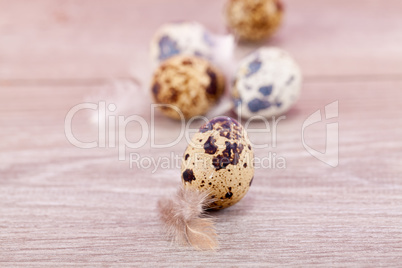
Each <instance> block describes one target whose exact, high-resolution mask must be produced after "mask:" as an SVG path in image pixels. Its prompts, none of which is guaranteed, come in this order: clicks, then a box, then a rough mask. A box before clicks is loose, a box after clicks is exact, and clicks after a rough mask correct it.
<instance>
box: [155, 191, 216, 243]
mask: <svg viewBox="0 0 402 268" xmlns="http://www.w3.org/2000/svg"><path fill="white" fill-rule="evenodd" d="M212 201H213V200H212V199H210V198H209V194H208V192H206V191H203V192H201V191H198V190H191V189H187V188H184V187H181V188H180V189H179V190H178V192H177V194H176V196H175V197H174V198H172V199H161V200H159V202H158V209H159V215H160V219H161V221H162V222H163V223H164V227H165V230H166V233H167V234H168V236H170V237H172V238H173V240H175V241H176V242H178V243H181V244H189V245H191V246H193V247H194V248H196V249H200V250H206V249H215V248H216V247H217V246H218V241H217V234H216V231H215V227H214V223H213V219H212V218H211V217H207V216H206V215H205V209H206V208H207V207H208V205H209V204H210V203H211V202H212Z"/></svg>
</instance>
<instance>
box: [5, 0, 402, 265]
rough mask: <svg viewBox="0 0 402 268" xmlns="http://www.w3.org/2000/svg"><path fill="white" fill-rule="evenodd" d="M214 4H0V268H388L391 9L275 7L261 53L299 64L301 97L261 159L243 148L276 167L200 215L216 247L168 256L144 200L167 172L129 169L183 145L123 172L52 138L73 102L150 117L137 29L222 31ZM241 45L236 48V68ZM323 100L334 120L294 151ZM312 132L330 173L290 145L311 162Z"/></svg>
mask: <svg viewBox="0 0 402 268" xmlns="http://www.w3.org/2000/svg"><path fill="white" fill-rule="evenodd" d="M223 4H224V1H221V0H220V1H216V0H208V1H205V0H204V1H198V0H197V1H196V0H194V1H179V0H169V1H162V0H159V1H149V0H136V1H128V0H116V1H106V0H102V1H95V0H90V1H78V0H71V1H60V0H59V1H50V0H38V1H21V0H20V1H11V0H8V1H7V0H1V1H0V130H1V131H0V140H1V143H0V266H2V267H3V266H9V267H16V266H40V267H42V266H50V267H54V266H55V265H61V266H70V265H76V266H92V267H93V266H101V265H102V266H115V265H116V266H117V265H124V266H135V267H136V266H156V265H157V266H166V267H168V266H169V267H172V266H179V265H183V266H201V267H203V266H208V265H215V266H218V267H223V266H228V267H236V266H244V265H248V266H279V265H280V266H285V265H286V266H311V265H316V266H360V267H378V266H386V267H398V266H399V267H401V265H402V138H401V137H402V110H401V105H402V16H401V10H402V2H401V1H398V0H387V1H380V0H375V1H374V0H373V1H358V0H328V1H322V0H303V1H302V0H287V1H285V4H286V17H285V21H284V24H283V26H282V27H281V29H280V31H279V32H278V33H277V34H276V35H275V37H273V38H272V39H271V40H269V41H267V43H266V44H267V45H272V46H279V47H282V48H284V49H286V50H288V51H289V52H290V53H291V54H292V55H294V57H295V59H296V60H297V61H298V62H299V64H300V66H301V68H302V70H303V73H304V78H305V79H304V85H303V92H302V96H301V98H300V100H299V102H298V103H297V105H296V106H295V107H294V108H293V109H292V110H291V111H290V112H289V113H287V114H286V119H285V120H282V121H281V122H280V123H279V124H278V129H277V144H276V147H275V148H274V147H272V137H271V136H270V135H269V134H263V133H251V134H250V136H251V140H252V141H254V142H255V143H264V142H269V143H271V146H269V147H268V148H265V149H256V150H255V154H256V157H259V158H262V157H266V156H267V155H268V153H269V152H271V153H275V154H276V156H277V157H282V158H283V159H284V160H285V163H286V168H280V167H278V166H275V165H273V166H271V168H258V169H256V172H255V179H254V182H253V185H252V187H251V188H250V191H249V193H248V194H247V196H246V197H245V198H244V199H243V200H242V201H241V202H240V203H238V204H236V205H235V206H233V207H231V208H228V209H226V210H224V211H220V212H217V213H214V216H215V217H216V227H217V231H218V233H219V242H220V248H219V249H218V250H217V251H212V252H211V251H207V252H202V251H201V252H200V251H195V250H192V249H189V248H186V247H180V246H176V245H172V244H171V243H170V241H169V240H168V239H167V238H165V237H164V235H163V233H162V231H161V224H160V222H159V221H158V214H157V211H156V203H157V201H158V200H159V198H161V197H163V196H169V195H172V194H174V192H175V191H176V188H177V187H178V186H179V184H180V168H178V167H174V166H170V167H168V168H165V169H158V170H157V171H156V172H153V171H152V170H153V168H152V166H151V167H150V168H137V167H136V165H135V164H134V165H133V166H132V167H131V168H130V161H129V154H130V153H138V154H140V155H141V156H142V157H143V158H144V159H145V158H148V159H151V158H153V159H158V158H168V157H170V156H171V154H173V155H178V156H180V157H181V155H182V153H183V152H184V149H185V148H186V146H187V142H186V140H185V139H184V138H183V139H181V140H180V141H179V142H178V143H177V144H175V145H174V146H172V147H170V148H165V149H158V148H151V144H150V139H149V136H148V139H147V141H146V143H145V145H144V146H142V147H141V148H139V149H127V150H126V156H127V158H126V160H125V161H119V159H118V151H119V150H118V148H110V146H106V147H107V148H94V149H82V148H77V147H75V146H73V145H72V144H71V143H70V142H69V141H68V139H67V138H66V135H65V126H64V124H65V118H66V115H67V113H68V111H69V110H70V109H71V108H72V107H74V106H75V105H77V104H80V103H83V102H86V101H89V102H93V103H97V104H98V103H99V101H106V104H110V103H115V104H116V107H117V110H116V111H115V112H114V113H111V112H110V113H109V115H112V116H115V117H117V116H119V115H121V116H126V117H127V116H128V115H131V114H139V115H141V116H142V117H143V118H145V120H147V121H148V120H150V112H149V106H148V104H149V95H148V94H147V93H146V92H147V91H148V89H147V81H148V79H149V75H150V63H149V56H148V44H149V40H150V38H151V36H152V34H153V32H154V31H155V29H156V28H157V27H158V26H159V25H160V24H162V23H164V22H166V21H172V20H188V19H193V20H197V21H200V22H201V23H203V24H204V25H205V26H206V27H207V28H209V29H210V30H212V31H214V32H216V33H219V34H222V33H225V31H226V30H225V26H224V21H223V17H222V14H221V13H222V6H223ZM257 47H258V45H244V44H242V45H239V46H238V47H237V48H236V52H235V56H236V59H237V60H238V59H240V58H241V57H242V56H244V55H245V54H247V53H249V52H250V51H252V50H254V49H255V48H257ZM138 82H140V84H138ZM336 101H338V111H339V114H338V116H337V117H335V118H332V119H329V120H327V121H328V122H327V121H325V120H323V121H322V122H319V123H316V124H314V125H311V126H309V127H308V128H306V130H305V133H304V134H305V136H304V140H302V134H301V133H302V125H303V122H305V120H306V119H307V118H308V117H309V115H310V114H312V113H314V112H315V111H317V110H320V109H321V110H322V111H323V110H324V107H325V106H326V105H328V104H330V103H333V102H336ZM91 118H92V119H93V118H94V115H93V114H92V115H91V114H90V112H88V111H81V112H79V113H77V114H76V116H75V117H74V120H73V132H74V133H75V135H76V137H77V138H78V139H80V140H82V141H86V142H89V141H94V140H97V139H98V134H97V124H96V123H94V121H93V120H92V121H91ZM95 118H96V115H95ZM148 122H149V121H148ZM243 123H244V122H243ZM328 123H333V124H334V123H337V124H338V127H339V145H338V147H337V148H339V163H338V165H337V166H336V167H331V166H329V165H327V164H325V163H323V162H321V161H319V160H317V159H316V158H315V157H313V156H312V155H311V154H310V153H309V152H307V150H306V149H305V148H304V146H303V141H304V142H305V143H306V144H307V145H308V146H310V147H312V148H314V149H317V150H321V151H324V150H325V140H326V138H325V137H326V126H327V124H328ZM197 124H200V122H198V123H197V122H194V123H193V124H192V125H193V127H194V128H196V127H197ZM155 125H156V142H157V143H159V144H161V143H167V142H169V141H172V140H174V137H175V136H176V135H177V134H178V130H179V124H178V123H177V122H174V121H171V120H169V119H166V118H164V117H163V116H161V115H160V114H157V115H156V118H155ZM251 126H253V127H257V128H258V127H263V125H262V124H261V122H254V123H252V124H251ZM121 131H123V133H125V134H126V135H127V137H128V138H129V139H130V140H132V141H136V140H138V139H140V138H141V135H142V134H141V131H140V130H139V125H138V124H136V123H132V124H130V125H128V126H127V128H126V129H116V132H117V134H118V133H121ZM113 133H114V132H113ZM144 135H149V134H148V133H145V134H144ZM108 138H109V137H106V139H108ZM100 141H102V140H100Z"/></svg>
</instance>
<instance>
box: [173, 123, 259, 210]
mask: <svg viewBox="0 0 402 268" xmlns="http://www.w3.org/2000/svg"><path fill="white" fill-rule="evenodd" d="M253 157H254V155H253V150H252V148H251V145H250V140H249V139H248V136H247V132H246V131H245V129H244V128H243V127H242V126H241V125H240V124H239V123H238V122H237V121H236V120H234V119H233V118H230V117H217V118H214V119H212V120H211V121H209V122H208V123H206V124H205V125H203V126H202V127H201V128H200V129H199V131H198V132H197V133H196V134H195V135H194V136H193V138H192V140H191V143H190V144H189V145H188V147H187V149H186V151H185V152H184V156H183V162H182V167H181V172H182V183H183V185H184V187H189V188H191V189H196V190H200V191H209V195H210V198H211V199H213V200H214V202H213V203H212V204H211V205H210V208H211V209H222V208H226V207H229V206H232V205H234V204H236V203H237V202H238V201H240V199H242V198H243V197H244V196H245V195H246V193H247V191H248V189H249V187H250V185H251V183H252V181H253V177H254V164H253Z"/></svg>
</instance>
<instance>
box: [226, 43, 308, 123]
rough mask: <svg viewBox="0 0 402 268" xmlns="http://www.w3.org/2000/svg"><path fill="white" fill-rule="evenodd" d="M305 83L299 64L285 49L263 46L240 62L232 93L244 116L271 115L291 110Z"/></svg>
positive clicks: (236, 107)
mask: <svg viewBox="0 0 402 268" xmlns="http://www.w3.org/2000/svg"><path fill="white" fill-rule="evenodd" d="M301 84H302V75H301V72H300V68H299V67H298V65H297V64H296V62H295V61H294V60H293V58H292V57H291V56H290V55H289V54H288V53H287V52H286V51H284V50H282V49H279V48H275V47H263V48H260V49H258V50H257V51H255V52H254V53H252V54H250V55H249V56H247V57H246V58H244V59H243V60H242V61H241V62H240V63H239V66H238V69H237V73H236V78H235V81H234V85H233V87H232V96H233V101H234V105H235V111H236V112H237V113H238V114H239V115H241V116H242V117H244V118H250V117H252V116H263V117H266V118H270V117H271V116H276V115H280V114H283V113H285V112H286V111H288V110H289V109H290V108H291V107H292V105H293V104H294V103H295V102H296V101H297V99H298V97H299V94H300V90H301Z"/></svg>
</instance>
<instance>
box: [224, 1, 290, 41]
mask: <svg viewBox="0 0 402 268" xmlns="http://www.w3.org/2000/svg"><path fill="white" fill-rule="evenodd" d="M282 13H283V6H282V3H281V2H280V0H229V1H228V4H227V5H226V22H227V24H228V26H229V28H230V29H232V31H233V32H234V34H235V35H236V36H238V37H239V38H240V39H242V40H250V41H258V40H261V39H264V38H267V37H269V36H271V35H272V34H273V33H274V32H275V31H276V30H277V28H278V27H279V25H280V23H281V20H282Z"/></svg>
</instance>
